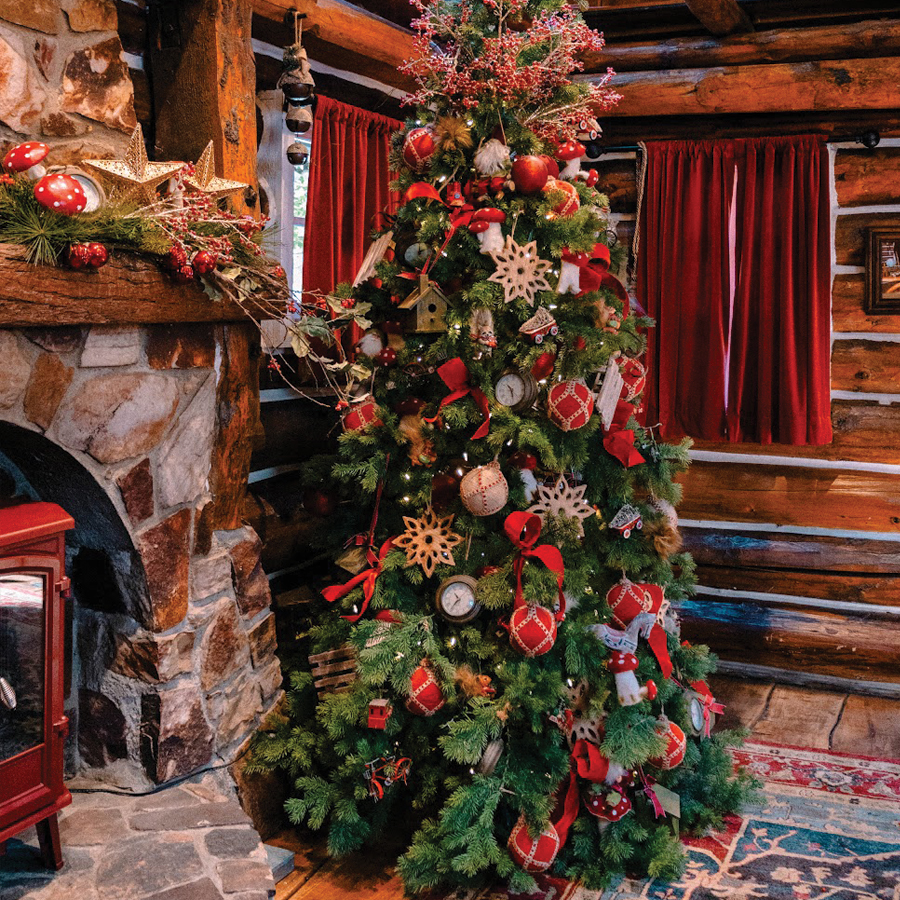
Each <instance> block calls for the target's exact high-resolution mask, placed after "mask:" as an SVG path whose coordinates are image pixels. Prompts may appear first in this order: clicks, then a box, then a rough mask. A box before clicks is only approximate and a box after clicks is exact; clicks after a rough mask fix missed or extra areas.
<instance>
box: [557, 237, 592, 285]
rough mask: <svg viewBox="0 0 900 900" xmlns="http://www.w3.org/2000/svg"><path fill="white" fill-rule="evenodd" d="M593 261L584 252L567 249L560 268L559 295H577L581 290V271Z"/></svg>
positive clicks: (588, 254)
mask: <svg viewBox="0 0 900 900" xmlns="http://www.w3.org/2000/svg"><path fill="white" fill-rule="evenodd" d="M590 261H591V255H590V253H585V252H584V251H583V250H577V251H572V250H570V249H569V248H568V247H565V248H564V249H563V252H562V265H561V266H560V267H559V283H558V284H557V285H556V293H557V294H569V293H572V294H577V293H579V291H580V290H581V270H582V269H583V268H584V267H585V266H586V265H588V263H590Z"/></svg>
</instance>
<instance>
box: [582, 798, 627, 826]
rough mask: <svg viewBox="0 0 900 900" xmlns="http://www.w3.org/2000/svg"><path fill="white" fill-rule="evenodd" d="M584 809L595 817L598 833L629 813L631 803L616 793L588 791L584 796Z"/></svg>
mask: <svg viewBox="0 0 900 900" xmlns="http://www.w3.org/2000/svg"><path fill="white" fill-rule="evenodd" d="M584 806H585V809H587V811H588V812H589V813H590V814H591V815H592V816H596V817H597V820H598V821H597V827H598V828H599V829H600V831H603V830H605V829H606V828H608V827H609V825H610V823H611V822H618V821H619V820H620V819H621V818H623V817H624V816H626V815H628V813H630V812H631V801H630V800H629V799H628V797H626V796H625V795H624V794H620V793H619V792H618V791H608V792H606V793H594V792H593V791H588V792H587V793H585V795H584Z"/></svg>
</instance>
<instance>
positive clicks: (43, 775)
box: [0, 503, 75, 870]
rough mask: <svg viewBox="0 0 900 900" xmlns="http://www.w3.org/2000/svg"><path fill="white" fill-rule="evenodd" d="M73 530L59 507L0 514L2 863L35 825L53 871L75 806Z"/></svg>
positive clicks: (37, 505) (17, 508)
mask: <svg viewBox="0 0 900 900" xmlns="http://www.w3.org/2000/svg"><path fill="white" fill-rule="evenodd" d="M74 525H75V523H74V522H73V520H72V518H71V516H69V515H68V514H67V513H66V512H65V511H64V510H63V509H61V508H60V507H59V506H57V505H56V504H55V503H29V504H25V505H23V506H14V507H11V508H9V509H0V857H2V855H3V848H4V846H5V842H6V840H7V839H8V838H10V837H11V836H12V835H14V834H16V833H17V832H19V831H22V830H23V829H25V828H28V827H29V826H30V825H36V826H37V831H38V838H39V840H40V844H41V854H42V856H43V858H44V862H45V863H46V865H47V866H48V867H50V868H54V869H59V868H61V867H62V864H63V860H62V850H61V848H60V843H59V826H58V825H57V821H56V814H57V812H59V810H61V809H62V808H63V807H64V806H67V805H68V804H69V803H71V802H72V795H71V794H70V793H69V792H68V791H67V790H66V787H65V785H64V784H63V742H64V741H65V738H66V734H67V733H68V730H69V720H68V719H67V718H66V716H65V715H64V714H63V691H64V684H63V674H64V673H63V668H64V654H63V628H64V620H65V615H64V612H65V610H64V604H63V600H64V598H65V597H66V596H68V590H69V579H68V578H66V574H65V559H66V557H65V532H66V531H67V530H68V529H70V528H73V527H74ZM2 867H3V864H2V860H0V870H2Z"/></svg>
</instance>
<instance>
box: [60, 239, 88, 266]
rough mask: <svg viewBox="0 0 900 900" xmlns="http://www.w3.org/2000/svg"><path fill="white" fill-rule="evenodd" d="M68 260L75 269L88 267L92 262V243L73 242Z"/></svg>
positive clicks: (67, 255) (67, 256)
mask: <svg viewBox="0 0 900 900" xmlns="http://www.w3.org/2000/svg"><path fill="white" fill-rule="evenodd" d="M66 261H67V262H68V263H69V265H70V266H71V267H72V268H73V269H86V268H87V267H88V266H90V264H91V251H90V244H72V246H71V247H69V252H68V253H67V254H66Z"/></svg>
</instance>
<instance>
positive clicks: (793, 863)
mask: <svg viewBox="0 0 900 900" xmlns="http://www.w3.org/2000/svg"><path fill="white" fill-rule="evenodd" d="M734 756H735V760H736V762H737V763H738V764H740V765H743V766H746V767H747V768H748V769H749V770H750V771H751V772H753V773H754V774H755V775H756V776H757V777H759V778H760V779H761V780H762V781H764V782H765V787H764V789H763V792H762V795H761V797H762V802H761V803H760V805H759V806H757V807H753V808H749V809H747V810H745V811H744V813H743V815H741V816H739V817H737V816H736V817H734V818H732V819H731V820H729V822H728V823H727V827H726V829H725V831H723V832H720V833H717V834H713V835H709V836H707V837H704V838H698V839H693V840H689V841H688V842H687V844H688V848H689V862H688V868H687V871H686V872H685V874H684V876H683V877H682V879H681V880H680V881H679V882H678V883H677V884H667V883H662V882H657V881H652V882H634V881H629V880H628V879H625V880H623V881H622V883H621V884H619V885H618V886H617V887H616V888H615V889H613V890H611V891H606V892H604V893H602V894H601V893H600V892H597V891H588V890H585V889H584V888H582V887H580V886H578V885H574V884H569V883H567V882H565V881H562V880H560V879H554V878H546V877H540V878H539V879H538V881H539V885H540V890H539V891H538V892H537V893H535V894H532V895H530V896H529V897H528V898H527V900H638V898H640V900H751V898H753V900H757V898H760V900H900V763H898V762H892V761H888V760H882V759H866V758H861V757H852V756H847V755H843V754H836V753H828V752H825V751H820V750H800V749H797V748H795V747H782V746H775V745H770V744H760V743H753V744H746V745H745V746H744V747H742V748H741V749H740V750H739V751H736V752H735V753H734ZM509 896H511V895H509V894H507V893H506V892H505V891H503V890H502V889H499V888H492V889H489V890H487V891H484V892H482V893H481V894H479V895H478V900H506V898H507V897H509ZM516 900H526V897H525V896H524V895H518V897H517V898H516Z"/></svg>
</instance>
